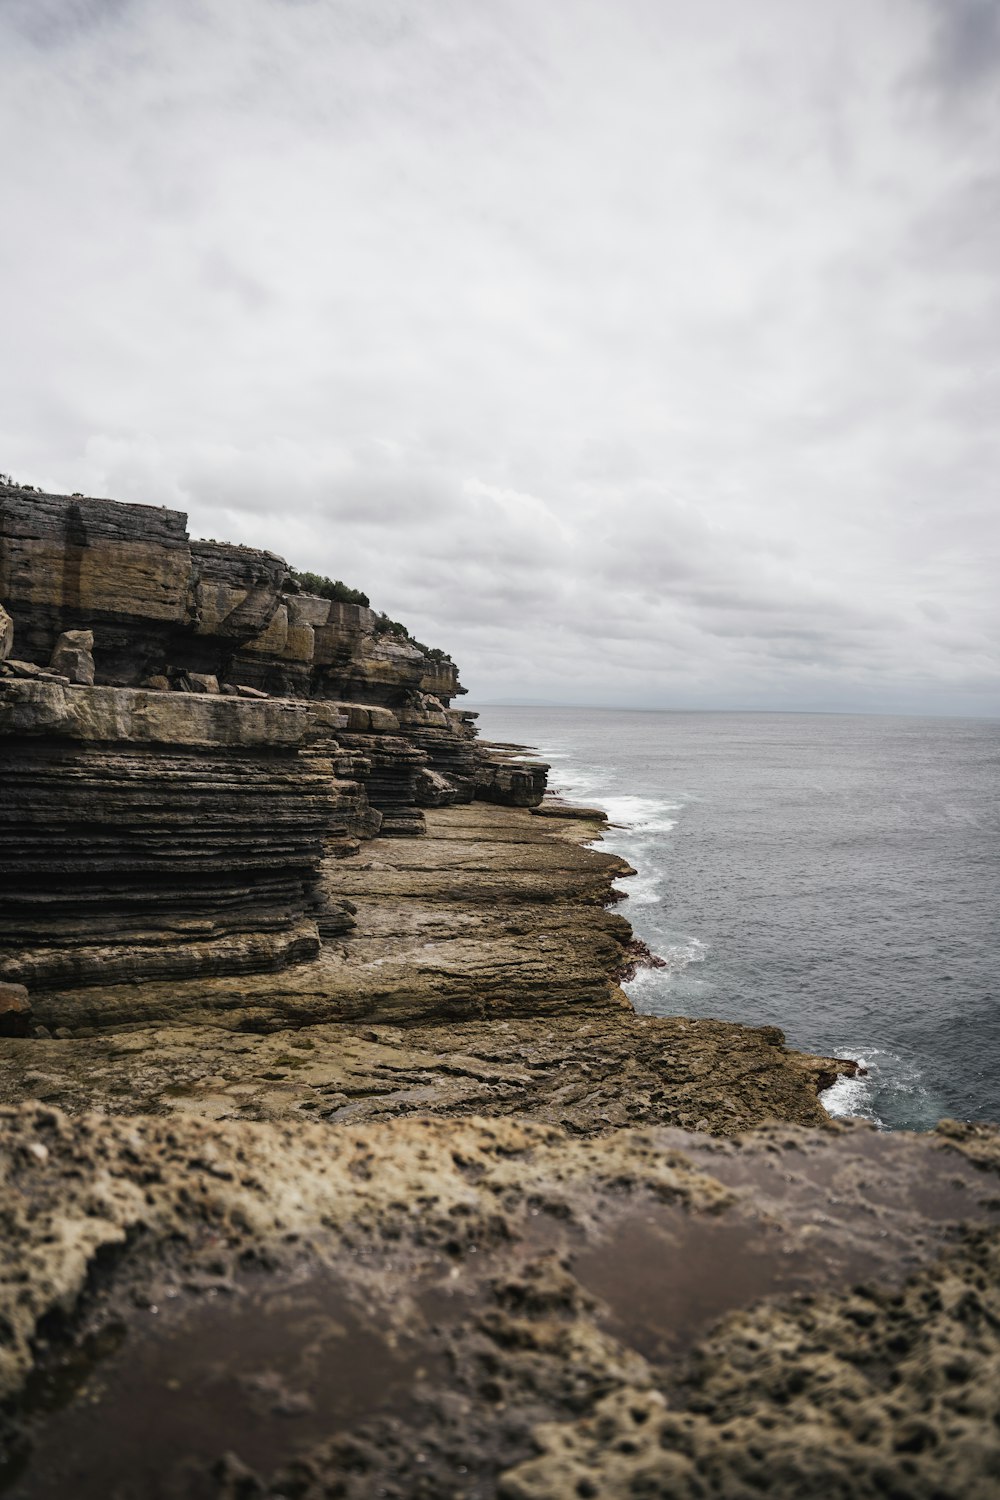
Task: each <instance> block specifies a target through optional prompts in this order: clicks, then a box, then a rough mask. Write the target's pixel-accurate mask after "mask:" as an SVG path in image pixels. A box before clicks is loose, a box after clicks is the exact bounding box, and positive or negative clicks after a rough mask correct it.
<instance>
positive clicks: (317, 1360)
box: [0, 488, 1000, 1500]
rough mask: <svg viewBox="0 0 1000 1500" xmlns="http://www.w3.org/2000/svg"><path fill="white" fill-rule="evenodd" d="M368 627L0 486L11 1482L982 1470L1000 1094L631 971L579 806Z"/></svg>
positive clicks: (880, 1486)
mask: <svg viewBox="0 0 1000 1500" xmlns="http://www.w3.org/2000/svg"><path fill="white" fill-rule="evenodd" d="M378 624H379V617H378V616H377V615H376V614H375V613H374V612H373V611H372V610H371V609H369V608H367V607H366V606H364V605H360V604H356V603H351V602H349V601H339V600H328V599H326V598H322V597H318V596H313V595H307V594H303V593H302V592H301V590H297V587H296V583H295V580H294V578H293V577H292V575H291V574H290V572H289V570H288V568H287V567H286V565H285V563H284V562H283V560H282V559H280V558H278V557H275V556H274V555H273V554H270V553H266V552H259V551H255V550H253V549H249V548H243V547H238V546H228V545H224V544H220V543H217V542H198V541H192V540H191V539H190V538H189V536H188V534H187V529H186V525H185V520H184V517H183V516H182V515H180V514H179V513H178V512H172V511H165V510H158V509H154V508H151V507H148V506H121V505H116V504H114V503H113V502H111V501H105V500H87V499H84V498H83V497H80V496H69V497H67V496H55V495H41V494H38V493H37V492H29V491H23V490H16V489H10V488H8V489H0V758H2V782H0V1224H2V1226H3V1229H2V1233H3V1236H4V1243H3V1255H2V1257H0V1489H2V1490H3V1491H4V1493H5V1494H6V1495H8V1496H9V1497H10V1500H64V1497H65V1496H67V1495H73V1496H74V1497H76V1500H107V1497H108V1496H122V1497H124V1496H126V1495H128V1496H135V1497H139V1500H146V1497H149V1500H152V1497H153V1496H157V1497H161V1500H194V1497H199V1500H200V1497H204V1500H265V1497H269V1500H281V1497H284V1500H291V1497H294V1500H332V1497H339V1500H369V1497H374V1496H385V1497H392V1500H491V1497H494V1496H496V1497H500V1500H574V1497H586V1496H598V1495H599V1496H602V1497H603V1496H607V1497H610V1500H626V1497H635V1496H642V1495H646V1496H654V1495H656V1496H667V1495H670V1496H679V1497H681V1496H682V1497H690V1500H696V1497H702V1500H704V1497H708V1496H718V1497H728V1500H743V1497H749V1496H753V1495H759V1494H763V1493H768V1494H772V1495H776V1496H781V1497H787V1500H798V1497H800V1496H804V1495H823V1496H824V1497H825V1496H830V1497H832V1500H856V1497H859V1496H865V1497H868V1496H870V1497H872V1500H875V1497H884V1496H887V1495H888V1496H897V1497H900V1500H908V1497H918V1496H919V1497H926V1500H932V1497H935V1500H944V1497H949V1500H951V1497H953V1500H959V1497H961V1500H987V1497H992V1495H994V1494H995V1493H996V1486H997V1480H998V1476H1000V1440H998V1432H1000V1404H998V1394H997V1393H998V1392H1000V1306H998V1304H997V1296H996V1287H997V1282H998V1276H1000V1212H998V1204H1000V1138H998V1136H997V1133H996V1131H995V1130H993V1129H987V1128H985V1127H980V1128H978V1129H973V1128H970V1127H963V1126H960V1125H956V1124H954V1123H951V1124H948V1123H945V1124H943V1125H942V1126H941V1127H940V1128H939V1131H938V1132H937V1133H936V1135H935V1136H933V1137H922V1138H921V1137H906V1136H895V1137H890V1136H886V1135H884V1134H880V1133H878V1132H876V1131H873V1130H871V1129H868V1128H866V1127H863V1126H861V1125H855V1126H852V1127H845V1126H833V1125H831V1122H830V1121H829V1120H828V1119H827V1117H826V1114H825V1112H824V1110H823V1108H822V1105H821V1103H820V1101H819V1093H820V1091H821V1090H822V1089H823V1088H825V1087H826V1086H827V1085H829V1084H830V1083H831V1082H832V1081H833V1080H834V1078H835V1077H836V1076H837V1074H838V1072H844V1071H847V1072H850V1071H852V1070H853V1069H854V1068H855V1067H856V1065H855V1064H853V1063H851V1062H849V1061H845V1060H842V1059H836V1058H816V1057H809V1056H805V1055H803V1054H800V1053H795V1052H792V1051H790V1050H789V1049H788V1048H787V1047H786V1046H785V1043H784V1038H783V1036H782V1034H781V1032H780V1031H778V1030H777V1029H776V1028H774V1027H770V1026H767V1025H762V1026H759V1027H743V1026H734V1025H730V1024H726V1023H724V1022H719V1021H707V1020H688V1019H685V1018H679V1017H678V1018H660V1017H648V1016H646V1017H643V1016H637V1015H635V1014H634V1013H633V1012H632V1010H631V1008H630V1006H629V1005H628V1002H627V1000H626V998H625V996H624V994H623V993H622V991H621V990H620V989H619V987H618V980H619V979H620V978H622V977H623V976H625V975H627V974H628V973H629V972H631V971H632V969H633V966H634V964H635V963H637V962H642V961H643V959H644V957H645V955H643V953H642V951H641V948H639V947H638V946H637V945H635V944H634V943H633V942H632V936H631V929H630V928H629V924H628V922H627V921H626V920H625V918H624V917H622V916H621V915H620V914H619V913H618V912H617V911H615V910H612V909H611V908H612V907H614V905H615V903H616V900H617V898H618V895H619V893H618V892H616V890H615V888H614V884H613V883H614V881H615V879H616V878H617V877H618V876H621V875H623V874H626V873H630V872H629V868H628V866H627V865H625V864H624V863H623V862H622V861H621V860H620V859H617V858H615V857H612V856H610V855H607V854H604V853H602V852H601V851H600V850H599V849H597V848H594V847H592V846H593V844H594V843H595V842H599V840H600V834H601V827H602V819H603V815H602V814H600V813H594V812H588V811H587V810H586V809H571V808H567V807H565V806H563V805H561V804H560V803H559V802H558V801H557V800H554V799H552V798H551V796H549V795H547V794H546V791H545V767H544V766H541V765H539V764H538V763H536V762H533V761H531V760H530V759H528V758H526V757H525V756H524V755H523V754H521V753H520V752H519V751H518V750H517V748H516V747H512V746H488V745H483V744H482V743H481V742H480V741H479V740H478V739H477V738H476V734H475V725H474V719H475V716H474V715H472V714H468V713H465V712H462V711H461V710H457V709H454V708H453V707H452V706H451V705H452V701H453V699H454V698H455V697H456V696H457V695H458V694H459V693H460V692H461V689H460V686H459V683H458V678H457V674H456V671H455V668H454V666H453V665H452V663H451V662H450V661H447V660H444V659H440V658H439V657H438V656H436V655H435V654H433V653H428V652H426V651H425V650H424V649H422V648H420V647H419V646H417V645H416V644H414V643H412V642H410V641H408V640H406V639H403V638H401V637H400V636H399V635H398V634H393V633H391V632H389V631H386V630H382V631H380V630H379V628H378ZM766 1014H767V1000H766V996H762V997H761V1017H762V1019H766Z"/></svg>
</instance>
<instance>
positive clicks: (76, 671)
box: [49, 630, 94, 687]
mask: <svg viewBox="0 0 1000 1500" xmlns="http://www.w3.org/2000/svg"><path fill="white" fill-rule="evenodd" d="M49 666H50V667H51V668H52V670H53V672H59V673H61V674H62V675H63V676H64V677H68V678H69V680H70V682H75V683H80V684H82V685H83V686H84V687H93V685H94V632H93V631H92V630H64V631H63V633H62V635H61V636H60V637H59V639H58V640H57V641H56V643H55V646H54V648H53V651H52V659H51V661H50V662H49Z"/></svg>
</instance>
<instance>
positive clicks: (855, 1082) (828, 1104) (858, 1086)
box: [819, 1057, 885, 1130]
mask: <svg viewBox="0 0 1000 1500" xmlns="http://www.w3.org/2000/svg"><path fill="white" fill-rule="evenodd" d="M857 1061H858V1062H859V1063H861V1065H862V1067H865V1068H867V1067H868V1063H867V1062H866V1061H865V1059H864V1058H862V1057H859V1058H858V1059H857ZM873 1092H874V1090H873V1079H872V1076H871V1074H869V1075H868V1076H867V1077H865V1078H849V1077H848V1076H847V1074H846V1073H842V1074H841V1076H840V1077H839V1078H838V1079H837V1081H836V1083H834V1084H832V1085H831V1086H830V1088H828V1089H824V1090H823V1092H822V1093H821V1094H820V1096H819V1097H820V1103H821V1104H822V1105H823V1108H824V1109H825V1110H826V1112H827V1114H828V1115H833V1116H834V1118H835V1119H839V1120H844V1119H850V1118H852V1117H853V1118H860V1119H863V1120H871V1121H872V1123H873V1124H874V1125H877V1126H878V1128H879V1129H880V1130H882V1129H884V1128H885V1127H884V1125H883V1122H882V1120H881V1119H880V1118H879V1116H878V1114H877V1113H876V1112H875V1101H874V1098H873Z"/></svg>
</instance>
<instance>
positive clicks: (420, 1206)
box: [0, 1106, 1000, 1500]
mask: <svg viewBox="0 0 1000 1500" xmlns="http://www.w3.org/2000/svg"><path fill="white" fill-rule="evenodd" d="M0 1147H2V1151H3V1172H4V1192H5V1203H6V1205H7V1222H8V1225H9V1247H10V1253H9V1256H8V1259H7V1261H6V1264H5V1270H4V1281H3V1284H2V1286H0V1298H2V1308H0V1312H2V1316H3V1318H4V1327H5V1329H6V1330H7V1332H6V1336H5V1342H4V1346H3V1350H2V1362H0V1379H2V1383H3V1389H4V1391H5V1393H6V1394H7V1396H8V1404H7V1406H6V1408H5V1410H6V1413H7V1415H6V1418H5V1439H6V1451H7V1461H8V1464H9V1472H11V1471H12V1472H14V1474H15V1475H16V1477H15V1478H14V1482H13V1484H12V1486H11V1490H10V1493H11V1494H12V1495H14V1496H16V1497H17V1500H22V1497H23V1500H27V1497H28V1496H32V1497H35V1500H42V1497H49V1496H56V1495H59V1494H67V1493H73V1494H74V1495H79V1496H80V1497H81V1500H87V1497H89V1496H97V1495H101V1496H104V1495H107V1494H109V1493H113V1492H114V1490H113V1486H114V1484H115V1483H118V1484H122V1483H123V1482H129V1483H131V1485H132V1492H133V1493H136V1492H137V1493H143V1492H144V1491H143V1486H144V1484H145V1485H146V1486H147V1490H146V1492H147V1493H152V1492H153V1490H152V1488H150V1487H149V1486H150V1485H151V1482H152V1477H153V1476H155V1483H156V1484H157V1485H158V1486H159V1489H158V1490H157V1493H160V1494H162V1495H164V1496H175V1495H191V1494H197V1495H202V1494H205V1495H220V1496H228V1497H236V1496H242V1497H247V1496H264V1495H267V1496H271V1497H277V1496H279V1495H284V1496H287V1495H289V1494H293V1495H296V1496H298V1497H300V1500H313V1497H315V1500H319V1497H320V1496H329V1495H341V1496H347V1497H368V1496H372V1495H376V1494H379V1493H381V1494H384V1495H388V1496H394V1497H399V1500H402V1497H409V1496H423V1497H427V1500H430V1497H432V1496H433V1497H438V1496H441V1497H454V1500H458V1497H472V1496H477V1497H486V1496H492V1495H497V1494H499V1495H501V1496H505V1497H508V1500H521V1497H528V1496H530V1497H532V1500H542V1497H545V1500H550V1497H551V1500H556V1497H558V1500H561V1497H563V1496H574V1495H584V1494H588V1493H596V1494H598V1495H605V1494H606V1495H613V1496H616V1497H617V1496H623V1497H624V1496H626V1495H628V1496H632V1495H636V1494H670V1495H674V1494H679V1495H682V1496H692V1497H694V1496H705V1495H720V1496H721V1495H726V1496H731V1495H733V1496H739V1495H743V1494H747V1495H749V1494H752V1493H759V1492H760V1491H761V1489H762V1488H763V1489H766V1490H767V1492H768V1493H773V1494H777V1495H780V1496H788V1497H792V1496H796V1497H798V1496H801V1495H805V1494H816V1495H819V1494H822V1495H824V1496H825V1495H833V1496H841V1497H844V1500H848V1497H853V1496H855V1495H865V1496H867V1495H873V1496H874V1495H877V1494H886V1493H894V1494H899V1495H907V1496H909V1495H915V1496H924V1495H926V1496H928V1497H930V1496H931V1495H950V1496H956V1497H957V1496H959V1495H962V1496H965V1495H969V1496H972V1497H974V1500H985V1497H986V1496H988V1495H991V1494H992V1493H994V1492H995V1482H996V1475H997V1472H998V1464H1000V1438H998V1427H997V1423H996V1416H997V1411H998V1402H1000V1382H998V1380H997V1378H996V1377H997V1374H998V1372H1000V1365H998V1360H1000V1303H998V1290H997V1277H996V1271H997V1269H998V1227H997V1226H998V1219H1000V1191H998V1189H1000V1181H998V1165H1000V1140H998V1136H997V1133H996V1132H995V1131H990V1130H986V1129H985V1128H983V1127H979V1128H976V1129H971V1128H970V1129H967V1130H962V1129H959V1128H956V1127H952V1129H951V1133H950V1134H944V1135H938V1136H936V1137H930V1138H928V1137H912V1136H904V1135H897V1136H887V1135H880V1134H878V1133H876V1132H874V1131H872V1130H870V1129H868V1128H866V1127H855V1128H853V1129H849V1128H845V1127H839V1128H836V1129H831V1130H828V1131H822V1132H817V1131H809V1130H801V1129H795V1128H791V1127H783V1128H771V1129H769V1130H765V1131H763V1132H757V1133H756V1134H754V1135H753V1136H750V1137H743V1138H741V1139H738V1140H731V1141H725V1142H721V1141H712V1140H710V1139H709V1138H706V1137H704V1136H692V1135H690V1134H688V1133H685V1132H679V1131H670V1130H645V1131H636V1130H631V1131H624V1132H618V1133H615V1134H613V1135H611V1136H609V1137H606V1138H604V1139H602V1140H595V1141H576V1140H573V1139H572V1138H570V1137H568V1136H567V1135H566V1134H565V1132H563V1131H560V1130H558V1129H556V1128H554V1127H545V1126H541V1125H537V1124H530V1123H519V1122H515V1121H497V1120H482V1119H471V1120H468V1121H445V1120H439V1121H433V1120H427V1119H415V1120H397V1121H393V1122H390V1123H386V1124H381V1125H366V1126H363V1127H354V1126H347V1127H345V1128H344V1129H342V1130H339V1131H331V1130H329V1129H328V1128H325V1127H323V1126H298V1127H291V1126H288V1125H282V1124H276V1125H247V1124H231V1123H230V1124H227V1123H207V1122H201V1121H191V1120H187V1121H172V1120H149V1119H146V1120H134V1119H123V1120H111V1119H108V1118H107V1117H103V1116H89V1117H82V1118H80V1119H77V1120H75V1121H74V1120H70V1119H67V1118H66V1117H65V1116H63V1115H61V1114H59V1113H58V1112H55V1111H53V1110H51V1109H47V1108H45V1107H43V1106H30V1107H25V1108H22V1109H19V1110H16V1111H7V1112H5V1114H4V1116H3V1124H2V1133H0ZM222 1349H224V1350H225V1351H226V1357H225V1358H221V1359H220V1350H222ZM366 1370H367V1371H368V1372H369V1378H366V1374H365V1372H366ZM372 1375H374V1376H375V1377H376V1378H374V1379H372V1378H370V1377H371V1376H372ZM29 1376H30V1380H29ZM26 1381H27V1382H28V1384H27V1385H26ZM74 1387H75V1396H73V1399H71V1400H69V1401H68V1404H65V1403H66V1397H67V1395H68V1394H69V1393H70V1392H72V1391H73V1390H74ZM56 1388H58V1389H59V1390H60V1392H61V1399H62V1401H63V1403H64V1404H63V1405H62V1406H61V1409H59V1410H56V1411H52V1407H51V1401H49V1402H48V1403H47V1402H46V1400H45V1399H44V1395H45V1392H46V1391H52V1390H54V1389H56ZM154 1398H155V1399H156V1400H157V1402H158V1410H157V1419H156V1422H155V1424H154V1425H153V1426H152V1427H148V1426H147V1427H145V1428H144V1429H142V1430H141V1431H140V1432H139V1433H136V1432H135V1431H134V1429H133V1426H132V1419H133V1418H134V1416H135V1414H136V1413H137V1412H138V1411H142V1410H145V1409H148V1404H149V1402H150V1401H151V1400H153V1399H154ZM47 1406H48V1409H46V1408H47ZM208 1409H210V1410H211V1420H210V1421H208V1422H206V1421H205V1420H203V1415H202V1416H200V1414H204V1412H205V1411H206V1410H208ZM109 1432H115V1433H116V1435H118V1434H120V1438H119V1441H118V1442H116V1443H115V1444H114V1445H113V1446H112V1445H109V1444H108V1442H107V1440H106V1439H107V1434H108V1433H109ZM18 1469H19V1470H20V1472H19V1474H18V1473H17V1471H18ZM588 1484H589V1485H592V1486H593V1489H592V1490H588V1488H587V1485H588ZM60 1486H62V1489H60Z"/></svg>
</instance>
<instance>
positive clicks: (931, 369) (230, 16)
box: [0, 0, 1000, 713]
mask: <svg viewBox="0 0 1000 1500" xmlns="http://www.w3.org/2000/svg"><path fill="white" fill-rule="evenodd" d="M997 10H998V7H997V6H996V5H995V4H986V3H984V0H955V3H952V0H949V3H947V4H945V3H944V0H940V3H939V0H845V3H844V4H842V5H839V6H836V7H813V6H803V5H801V4H799V3H797V0H761V3H759V4H757V5H754V6H752V7H750V6H743V5H739V4H737V3H736V0H707V3H706V4H704V5H703V6H700V7H698V8H695V7H692V6H689V5H686V4H682V3H681V0H657V3H655V4H654V3H652V0H620V3H617V4H611V3H610V0H581V3H580V4H579V5H578V6H573V7H567V6H539V5H537V4H534V3H530V0H497V3H496V4H491V5H490V6H473V5H455V4H452V3H450V0H429V3H427V4H426V5H422V6H420V7H413V6H409V5H404V4H403V3H401V0H396V3H392V0H176V3H172V4H170V5H163V4H160V3H156V0H105V3H98V0H89V3H88V0H73V3H70V0H59V3H58V4H55V3H50V0H32V4H31V5H28V4H25V3H23V0H8V3H7V5H6V6H3V7H0V44H2V45H3V49H4V56H5V76H4V90H3V93H2V95H0V129H2V131H3V135H4V140H5V142H7V143H9V145H10V147H11V149H9V150H8V151H7V152H6V153H5V155H4V164H3V167H2V168H0V171H2V181H0V188H2V192H3V200H2V201H3V203H4V206H5V233H4V235H3V236H2V237H0V287H2V288H3V291H2V292H0V296H2V297H3V298H4V305H3V308H2V313H3V327H4V330H5V336H6V344H7V349H8V358H7V359H6V360H5V361H4V364H3V368H2V370H0V468H3V469H6V470H11V471H12V472H15V473H17V474H19V475H21V476H22V477H23V478H25V479H27V480H29V481H32V482H36V483H41V484H45V485H52V486H56V487H61V488H66V489H70V490H75V489H83V490H89V491H91V492H93V493H104V494H112V495H115V496H117V497H118V498H121V499H131V500H142V501H153V502H156V503H165V504H171V505H177V506H180V507H182V508H186V509H187V510H188V511H189V513H190V516H191V524H192V528H193V530H194V531H195V533H196V534H202V535H212V536H217V537H230V538H232V539H239V540H244V541H247V542H251V543H257V544H259V545H262V546H267V547H271V548H273V549H275V550H277V551H280V552H283V553H284V554H285V555H286V556H288V557H289V558H290V559H291V560H292V561H294V562H297V563H298V564H299V565H300V566H308V567H312V568H316V569H319V570H320V571H323V572H329V573H331V574H333V575H335V576H339V577H343V578H345V579H346V580H347V581H349V582H351V583H354V584H356V585H359V586H361V587H364V588H365V589H367V591H368V592H369V593H370V595H371V596H372V599H373V602H375V603H376V605H377V606H379V607H383V608H385V609H387V610H388V611H389V612H390V613H392V614H393V615H395V616H397V617H401V618H405V619H406V620H407V621H408V623H410V625H411V627H412V628H413V629H414V630H415V632H416V633H417V634H418V635H419V636H420V637H421V638H422V639H425V640H429V641H432V642H434V643H437V644H441V645H443V646H445V647H447V648H448V649H450V650H452V651H453V652H454V654H455V656H456V658H457V659H458V660H459V661H460V663H461V664H462V667H463V673H464V676H465V679H466V681H467V683H468V685H469V686H470V688H471V689H472V690H473V693H474V695H475V696H477V697H480V698H483V699H489V698H491V697H500V696H504V697H515V696H521V695H524V696H528V697H532V698H541V697H549V698H553V699H557V700H561V701H576V702H607V703H622V702H633V703H639V704H644V703H649V704H664V705H668V706H669V705H680V706H683V705H684V704H690V705H692V706H698V705H703V704H708V705H718V706H725V705H728V704H745V705H748V706H756V705H763V706H776V707H791V706H796V705H801V706H803V707H851V706H856V707H860V708H865V707H875V708H884V707H899V708H907V709H931V710H935V711H956V712H965V711H972V712H993V713H996V712H1000V670H998V652H997V635H998V629H997V626H998V620H997V604H996V586H995V578H996V575H997V563H998V555H997V554H998V550H1000V549H998V535H997V525H998V510H1000V507H998V505H997V494H996V478H995V476H996V474H997V473H998V472H1000V432H998V424H997V421H996V415H997V411H998V409H1000V353H998V340H1000V294H998V292H997V289H996V281H995V272H994V269H993V268H994V266H995V264H996V263H997V259H998V257H1000V227H998V226H1000V217H998V213H997V205H998V177H997V170H996V162H997V160H998V159H1000V118H998V111H997V109H996V100H997V94H996V89H995V81H996V77H997V64H998V61H1000V33H998V29H997V25H996V16H997Z"/></svg>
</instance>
